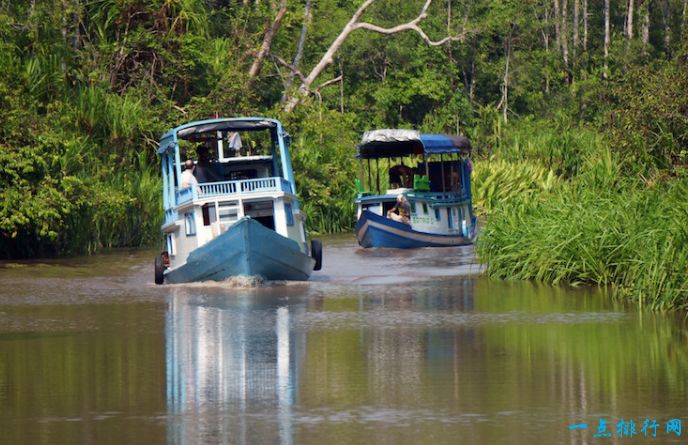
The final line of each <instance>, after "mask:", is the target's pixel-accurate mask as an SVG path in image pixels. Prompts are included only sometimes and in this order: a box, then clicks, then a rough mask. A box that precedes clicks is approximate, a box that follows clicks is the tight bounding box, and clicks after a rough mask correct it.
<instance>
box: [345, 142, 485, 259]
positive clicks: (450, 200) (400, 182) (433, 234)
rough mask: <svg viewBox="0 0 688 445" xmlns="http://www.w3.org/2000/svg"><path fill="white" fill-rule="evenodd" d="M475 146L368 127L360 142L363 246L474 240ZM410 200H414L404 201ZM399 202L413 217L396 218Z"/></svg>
mask: <svg viewBox="0 0 688 445" xmlns="http://www.w3.org/2000/svg"><path fill="white" fill-rule="evenodd" d="M470 151H471V145H470V142H469V141H468V139H467V138H465V137H463V136H449V135H443V134H421V133H420V132H418V131H415V130H404V129H391V130H389V129H387V130H374V131H369V132H366V133H365V134H364V135H363V138H362V139H361V143H360V144H359V145H358V149H357V154H356V158H358V159H359V160H360V164H361V177H360V178H359V179H357V181H356V186H357V189H358V195H357V197H356V201H355V202H356V204H357V206H358V213H357V218H358V221H357V223H356V228H355V229H356V236H357V238H358V243H359V244H360V245H361V246H363V247H395V248H414V247H444V246H459V245H464V244H470V243H472V242H473V238H474V236H475V228H476V218H475V216H473V209H472V204H471V182H470V176H471V168H472V164H471V161H470V157H469V156H470ZM404 201H405V202H407V203H408V204H405V203H404ZM397 202H401V203H403V204H404V205H405V206H406V208H407V209H408V213H409V215H408V218H406V217H404V218H395V219H393V218H391V217H392V216H394V215H392V214H391V213H390V210H391V211H394V209H395V208H398V205H397Z"/></svg>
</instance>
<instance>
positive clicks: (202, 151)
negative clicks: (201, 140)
mask: <svg viewBox="0 0 688 445" xmlns="http://www.w3.org/2000/svg"><path fill="white" fill-rule="evenodd" d="M210 144H212V142H210V143H206V145H203V146H201V147H199V148H198V162H197V163H196V171H195V172H194V175H196V179H197V180H198V182H220V181H224V178H223V177H222V175H220V174H219V173H218V172H216V171H215V169H214V168H213V165H211V163H210V148H211V147H210Z"/></svg>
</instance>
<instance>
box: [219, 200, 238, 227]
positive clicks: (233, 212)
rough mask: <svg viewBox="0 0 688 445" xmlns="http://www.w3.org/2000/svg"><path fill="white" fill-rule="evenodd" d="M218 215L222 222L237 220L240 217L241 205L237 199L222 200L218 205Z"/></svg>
mask: <svg viewBox="0 0 688 445" xmlns="http://www.w3.org/2000/svg"><path fill="white" fill-rule="evenodd" d="M217 213H218V216H219V217H220V222H232V221H236V220H237V218H238V217H239V207H238V206H237V202H236V201H225V202H221V203H220V204H219V207H218V211H217Z"/></svg>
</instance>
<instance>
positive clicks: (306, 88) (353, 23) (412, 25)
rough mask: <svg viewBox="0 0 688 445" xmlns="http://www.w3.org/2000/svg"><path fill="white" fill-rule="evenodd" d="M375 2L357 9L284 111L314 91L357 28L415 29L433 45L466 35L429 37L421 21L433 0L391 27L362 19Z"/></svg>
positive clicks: (394, 31) (391, 31)
mask: <svg viewBox="0 0 688 445" xmlns="http://www.w3.org/2000/svg"><path fill="white" fill-rule="evenodd" d="M373 3H375V0H365V1H364V2H363V4H362V5H361V6H360V7H359V8H358V9H357V10H356V12H355V13H354V14H353V15H352V16H351V19H350V20H349V22H348V23H347V24H346V25H344V28H342V31H341V32H340V33H339V35H338V36H337V38H336V39H335V40H334V42H332V44H331V45H330V47H329V48H328V49H327V51H326V52H325V54H323V56H322V58H321V59H320V61H319V62H318V63H317V65H315V67H314V68H313V69H312V70H311V72H310V73H308V76H307V77H306V78H305V79H303V80H302V82H301V85H300V86H299V88H298V91H297V92H296V94H292V95H291V96H290V97H289V99H288V100H287V102H286V103H285V106H284V111H286V112H291V111H292V110H294V108H295V107H296V106H297V105H298V104H299V102H300V101H301V98H303V97H305V96H308V94H310V93H311V92H312V91H313V90H312V88H311V86H312V85H313V82H314V81H315V79H316V78H317V77H318V76H319V75H320V74H321V73H322V72H323V71H324V70H325V68H327V66H328V65H329V64H331V63H332V61H333V60H334V55H335V53H336V52H337V51H338V50H339V48H341V46H342V45H343V44H344V42H345V41H346V39H347V38H348V37H349V35H350V34H351V33H352V32H354V31H356V30H357V29H366V30H368V31H373V32H377V33H379V34H384V35H391V34H397V33H400V32H404V31H415V32H416V33H417V34H418V35H419V36H420V37H421V38H422V39H423V41H424V42H425V43H426V44H428V45H431V46H439V45H444V44H445V43H448V42H455V41H463V40H464V38H465V37H466V31H465V30H464V31H463V32H462V33H461V34H459V35H456V36H447V37H445V38H443V39H441V40H437V41H434V40H432V39H430V37H428V35H427V34H426V33H425V31H423V30H422V29H421V28H420V26H419V23H420V22H421V21H423V20H424V19H425V18H426V17H427V11H428V8H429V7H430V4H431V3H432V0H426V1H425V4H424V5H423V8H422V9H421V11H420V14H418V16H417V17H416V18H415V19H413V20H411V21H410V22H407V23H403V24H400V25H397V26H394V27H391V28H383V27H381V26H377V25H374V24H372V23H367V22H361V21H360V19H361V16H362V15H363V13H364V12H365V11H366V9H368V8H369V7H370V5H372V4H373Z"/></svg>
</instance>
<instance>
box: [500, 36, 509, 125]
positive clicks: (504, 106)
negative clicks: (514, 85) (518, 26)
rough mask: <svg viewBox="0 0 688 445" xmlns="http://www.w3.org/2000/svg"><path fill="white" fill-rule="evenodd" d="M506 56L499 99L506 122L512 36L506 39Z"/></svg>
mask: <svg viewBox="0 0 688 445" xmlns="http://www.w3.org/2000/svg"><path fill="white" fill-rule="evenodd" d="M504 57H505V58H506V63H505V64H504V77H503V78H502V99H501V100H500V101H499V103H500V105H501V106H502V119H503V120H504V123H505V124H506V123H507V122H508V117H507V113H508V111H509V62H510V61H511V36H508V37H507V38H506V39H505V40H504Z"/></svg>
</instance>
